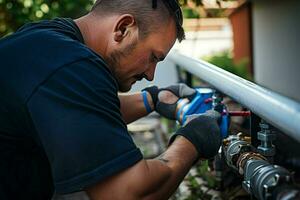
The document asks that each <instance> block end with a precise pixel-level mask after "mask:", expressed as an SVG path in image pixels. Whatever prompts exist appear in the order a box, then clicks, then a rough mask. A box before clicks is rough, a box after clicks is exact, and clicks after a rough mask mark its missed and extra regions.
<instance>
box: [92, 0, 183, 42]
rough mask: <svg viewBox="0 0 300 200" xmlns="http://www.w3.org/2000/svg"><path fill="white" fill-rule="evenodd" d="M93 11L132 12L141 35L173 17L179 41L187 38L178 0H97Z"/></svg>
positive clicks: (99, 13) (102, 12)
mask: <svg viewBox="0 0 300 200" xmlns="http://www.w3.org/2000/svg"><path fill="white" fill-rule="evenodd" d="M91 12H92V13H95V14H96V15H99V16H107V15H113V14H132V15H133V16H134V17H135V19H136V22H137V25H138V27H139V29H140V33H139V34H140V35H141V37H146V36H147V35H148V34H149V33H151V32H154V31H155V30H156V29H157V28H158V26H159V25H161V24H162V23H164V22H167V21H168V20H169V19H170V18H172V19H174V21H175V23H176V35H177V39H178V41H179V42H181V41H182V40H183V39H184V38H185V33H184V30H183V28H182V19H183V18H182V12H181V9H180V6H179V4H178V0H97V1H96V2H95V4H94V6H93V7H92V10H91Z"/></svg>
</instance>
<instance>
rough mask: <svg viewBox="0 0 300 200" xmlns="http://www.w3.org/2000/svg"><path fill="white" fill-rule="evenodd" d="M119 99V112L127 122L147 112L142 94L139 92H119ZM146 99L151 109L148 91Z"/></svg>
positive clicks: (151, 104)
mask: <svg viewBox="0 0 300 200" xmlns="http://www.w3.org/2000/svg"><path fill="white" fill-rule="evenodd" d="M119 99H120V103H121V113H122V116H123V119H124V121H125V122H126V123H127V124H129V123H130V122H133V121H135V120H137V119H139V118H141V117H144V116H146V115H147V114H148V112H147V111H146V108H145V105H144V101H143V96H142V95H141V93H140V92H138V93H133V94H119ZM147 100H148V103H149V105H150V107H151V109H152V110H153V108H154V106H153V103H152V100H151V96H150V94H149V93H148V92H147Z"/></svg>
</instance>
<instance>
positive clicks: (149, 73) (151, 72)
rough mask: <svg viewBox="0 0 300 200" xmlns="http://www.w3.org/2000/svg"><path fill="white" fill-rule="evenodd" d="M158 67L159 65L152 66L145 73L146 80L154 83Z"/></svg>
mask: <svg viewBox="0 0 300 200" xmlns="http://www.w3.org/2000/svg"><path fill="white" fill-rule="evenodd" d="M156 65H157V63H155V64H152V65H150V66H149V68H148V69H147V70H146V71H145V75H146V79H147V80H148V81H152V80H153V79H154V73H155V69H156Z"/></svg>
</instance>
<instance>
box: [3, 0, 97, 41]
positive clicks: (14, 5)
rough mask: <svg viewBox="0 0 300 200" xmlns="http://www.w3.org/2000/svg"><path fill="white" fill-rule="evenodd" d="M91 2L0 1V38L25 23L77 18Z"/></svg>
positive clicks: (64, 0)
mask: <svg viewBox="0 0 300 200" xmlns="http://www.w3.org/2000/svg"><path fill="white" fill-rule="evenodd" d="M93 2H94V1H93V0H76V1H73V0H14V1H12V0H0V37H3V36H5V35H7V34H10V33H12V32H14V31H16V30H17V29H18V28H19V27H20V26H22V25H23V24H25V23H27V22H31V21H38V20H42V19H52V18H55V17H72V18H75V17H79V16H81V15H83V14H84V13H86V12H87V11H88V10H89V9H90V8H91V6H92V4H93Z"/></svg>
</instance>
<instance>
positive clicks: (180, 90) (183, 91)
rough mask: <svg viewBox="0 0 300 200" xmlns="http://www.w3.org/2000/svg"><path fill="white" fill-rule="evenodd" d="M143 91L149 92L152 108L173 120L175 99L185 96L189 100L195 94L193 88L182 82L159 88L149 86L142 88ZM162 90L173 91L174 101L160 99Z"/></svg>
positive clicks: (174, 117)
mask: <svg viewBox="0 0 300 200" xmlns="http://www.w3.org/2000/svg"><path fill="white" fill-rule="evenodd" d="M143 91H147V92H149V93H150V95H151V97H152V101H153V105H154V110H155V111H156V112H158V113H159V114H160V115H162V116H164V117H166V118H168V119H173V120H175V119H176V107H177V101H178V100H179V99H182V98H187V99H188V100H189V101H191V100H192V99H193V98H194V97H195V95H196V90H195V89H193V88H190V87H188V86H187V85H186V84H183V83H179V84H175V85H171V86H169V87H165V88H160V89H159V88H158V87H157V86H150V87H147V88H145V89H143ZM164 91H170V92H171V93H173V94H174V95H175V98H177V99H176V101H175V102H173V103H166V99H163V100H162V98H159V97H160V95H163V93H164ZM173 98H174V96H173Z"/></svg>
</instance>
